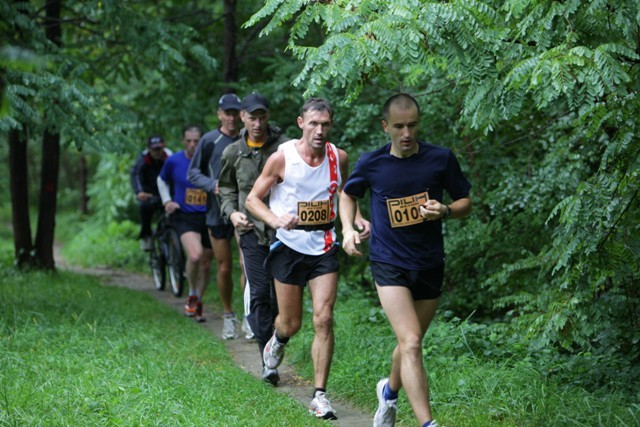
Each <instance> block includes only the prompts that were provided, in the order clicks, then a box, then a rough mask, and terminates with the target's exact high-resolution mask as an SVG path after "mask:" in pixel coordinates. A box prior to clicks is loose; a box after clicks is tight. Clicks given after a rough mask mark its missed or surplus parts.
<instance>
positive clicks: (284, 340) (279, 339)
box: [275, 331, 289, 344]
mask: <svg viewBox="0 0 640 427" xmlns="http://www.w3.org/2000/svg"><path fill="white" fill-rule="evenodd" d="M275 334H276V340H277V341H278V342H279V343H280V344H286V343H288V342H289V337H281V336H280V335H279V334H278V331H276V332H275Z"/></svg>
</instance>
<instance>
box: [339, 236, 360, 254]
mask: <svg viewBox="0 0 640 427" xmlns="http://www.w3.org/2000/svg"><path fill="white" fill-rule="evenodd" d="M359 244H360V233H358V232H357V231H355V230H352V231H347V232H343V233H342V248H343V249H344V251H345V252H346V253H347V254H348V255H351V256H362V252H360V251H359V250H358V245H359Z"/></svg>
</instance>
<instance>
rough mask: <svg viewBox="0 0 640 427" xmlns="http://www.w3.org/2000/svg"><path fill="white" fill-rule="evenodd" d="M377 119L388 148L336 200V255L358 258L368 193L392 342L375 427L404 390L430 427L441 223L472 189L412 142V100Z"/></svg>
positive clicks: (461, 212)
mask: <svg viewBox="0 0 640 427" xmlns="http://www.w3.org/2000/svg"><path fill="white" fill-rule="evenodd" d="M383 113H384V119H383V120H382V127H383V128H384V131H385V132H386V133H387V134H388V135H389V138H390V140H391V143H390V144H387V145H385V146H384V147H382V148H380V149H378V150H375V151H372V152H369V153H365V154H363V155H362V156H361V157H360V159H359V160H358V162H357V163H356V165H355V168H354V170H353V172H352V173H351V176H350V177H349V179H348V181H347V183H346V184H345V186H344V189H343V191H342V194H341V196H340V204H339V207H340V219H341V222H342V233H343V247H344V250H345V251H346V252H347V253H348V254H349V255H356V256H358V255H360V256H361V255H362V254H361V252H360V251H359V250H358V247H357V245H358V244H359V243H360V237H359V235H358V232H357V231H355V230H354V228H353V223H354V219H355V213H356V206H357V199H358V198H361V197H363V196H364V195H365V192H366V191H367V190H369V191H370V193H371V243H370V251H369V252H370V261H371V272H372V275H373V278H374V280H375V283H376V289H377V291H378V297H379V299H380V303H381V304H382V308H383V309H384V311H385V313H386V315H387V318H388V319H389V323H390V324H391V327H392V329H393V331H394V332H395V334H396V337H397V341H398V344H397V345H396V348H395V349H394V351H393V356H392V365H391V373H390V375H389V378H385V379H382V380H380V382H379V383H378V386H377V388H376V392H377V395H378V404H379V405H378V410H377V411H376V415H375V418H374V426H392V425H394V423H395V415H396V404H397V398H398V392H399V390H400V388H401V387H404V389H405V391H406V393H407V397H408V399H409V402H410V403H411V407H412V408H413V412H414V414H415V415H416V418H417V419H418V421H419V422H420V425H422V426H430V427H435V426H436V423H435V421H434V420H433V416H432V414H431V406H430V403H429V390H428V383H427V375H426V372H425V369H424V366H423V363H422V339H423V337H424V335H425V333H426V331H427V328H428V327H429V324H430V322H431V320H432V319H433V316H434V314H435V311H436V307H437V305H438V299H439V297H440V292H441V291H440V289H441V287H442V282H443V278H444V243H443V238H442V221H444V220H447V219H452V218H463V217H465V216H467V215H468V214H469V213H470V212H471V199H470V198H469V190H470V189H471V184H470V183H469V181H467V179H466V178H465V177H464V175H463V174H462V171H461V170H460V165H459V163H458V160H457V159H456V157H455V155H454V154H453V152H452V151H451V150H449V149H447V148H443V147H438V146H436V145H432V144H428V143H426V142H422V141H419V140H418V139H417V134H418V127H419V126H418V125H419V121H420V107H419V105H418V103H417V101H416V100H415V99H414V98H413V97H412V96H410V95H407V94H403V93H401V94H397V95H394V96H392V97H391V98H389V99H388V100H387V102H386V103H385V105H384V108H383ZM445 191H446V192H447V194H448V195H449V197H450V198H451V199H452V200H453V202H452V203H451V204H449V205H446V204H445V203H444V201H443V195H444V192H445Z"/></svg>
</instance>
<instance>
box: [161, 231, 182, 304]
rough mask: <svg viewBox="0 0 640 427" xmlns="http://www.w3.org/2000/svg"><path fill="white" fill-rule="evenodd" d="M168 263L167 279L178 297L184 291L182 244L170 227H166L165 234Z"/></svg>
mask: <svg viewBox="0 0 640 427" xmlns="http://www.w3.org/2000/svg"><path fill="white" fill-rule="evenodd" d="M165 239H166V244H167V252H168V260H167V261H168V265H169V281H170V282H171V292H172V293H173V295H175V296H177V297H179V296H181V295H182V293H183V292H184V282H185V277H184V263H185V261H184V255H183V253H182V244H181V243H180V237H178V233H176V231H175V230H174V229H172V228H170V229H168V230H167V231H166V234H165Z"/></svg>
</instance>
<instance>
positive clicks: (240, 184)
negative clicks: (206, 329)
mask: <svg viewBox="0 0 640 427" xmlns="http://www.w3.org/2000/svg"><path fill="white" fill-rule="evenodd" d="M240 108H241V110H240V119H241V120H242V122H243V123H244V129H243V130H242V132H241V134H240V138H239V139H238V140H236V141H235V142H233V143H232V144H231V145H229V146H228V147H227V148H225V150H224V152H223V153H222V168H221V170H220V177H219V181H218V187H219V191H220V198H221V201H222V203H221V206H220V209H221V211H222V214H223V215H225V216H226V217H227V218H229V220H230V221H231V222H232V223H233V226H234V227H235V229H236V231H238V233H239V234H240V248H241V249H242V254H243V258H244V268H245V274H246V277H247V285H248V286H249V295H250V306H249V312H248V316H247V319H248V320H249V325H250V326H251V330H252V331H253V333H254V334H255V338H256V342H257V343H258V349H259V351H260V352H259V355H260V360H262V352H263V350H264V346H265V345H266V343H267V341H269V339H270V338H271V335H273V322H274V320H275V317H276V315H277V314H278V306H277V301H276V294H275V290H274V288H273V278H272V277H271V276H270V275H269V274H267V273H266V272H265V271H264V267H263V264H264V260H265V259H266V257H267V255H268V254H269V244H270V243H271V238H272V237H273V234H274V232H275V231H274V230H273V229H272V228H270V227H269V226H267V225H266V224H265V223H264V222H262V221H260V220H257V219H255V218H253V217H252V216H251V214H249V212H248V211H247V208H246V206H245V202H246V199H247V195H248V194H249V192H250V191H251V188H252V187H253V183H254V182H255V181H256V179H257V178H258V176H260V173H261V172H262V168H263V167H264V165H265V163H266V162H267V159H268V158H269V156H270V155H271V154H273V153H275V152H276V151H277V150H278V146H279V145H280V144H282V143H283V142H286V141H288V140H289V139H290V138H287V137H286V136H285V135H283V134H282V131H281V130H280V129H279V128H277V127H275V126H270V125H269V103H268V102H267V100H266V99H265V98H264V97H263V96H262V95H260V94H258V93H252V94H250V95H247V96H246V97H244V99H243V100H242V104H241V107H240ZM267 199H268V198H267ZM265 202H266V203H267V204H268V200H266V201H265ZM262 378H263V379H264V380H265V381H268V382H270V383H271V384H273V385H276V384H277V382H278V381H279V380H280V377H279V375H278V371H277V369H269V368H267V367H265V366H263V370H262Z"/></svg>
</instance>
